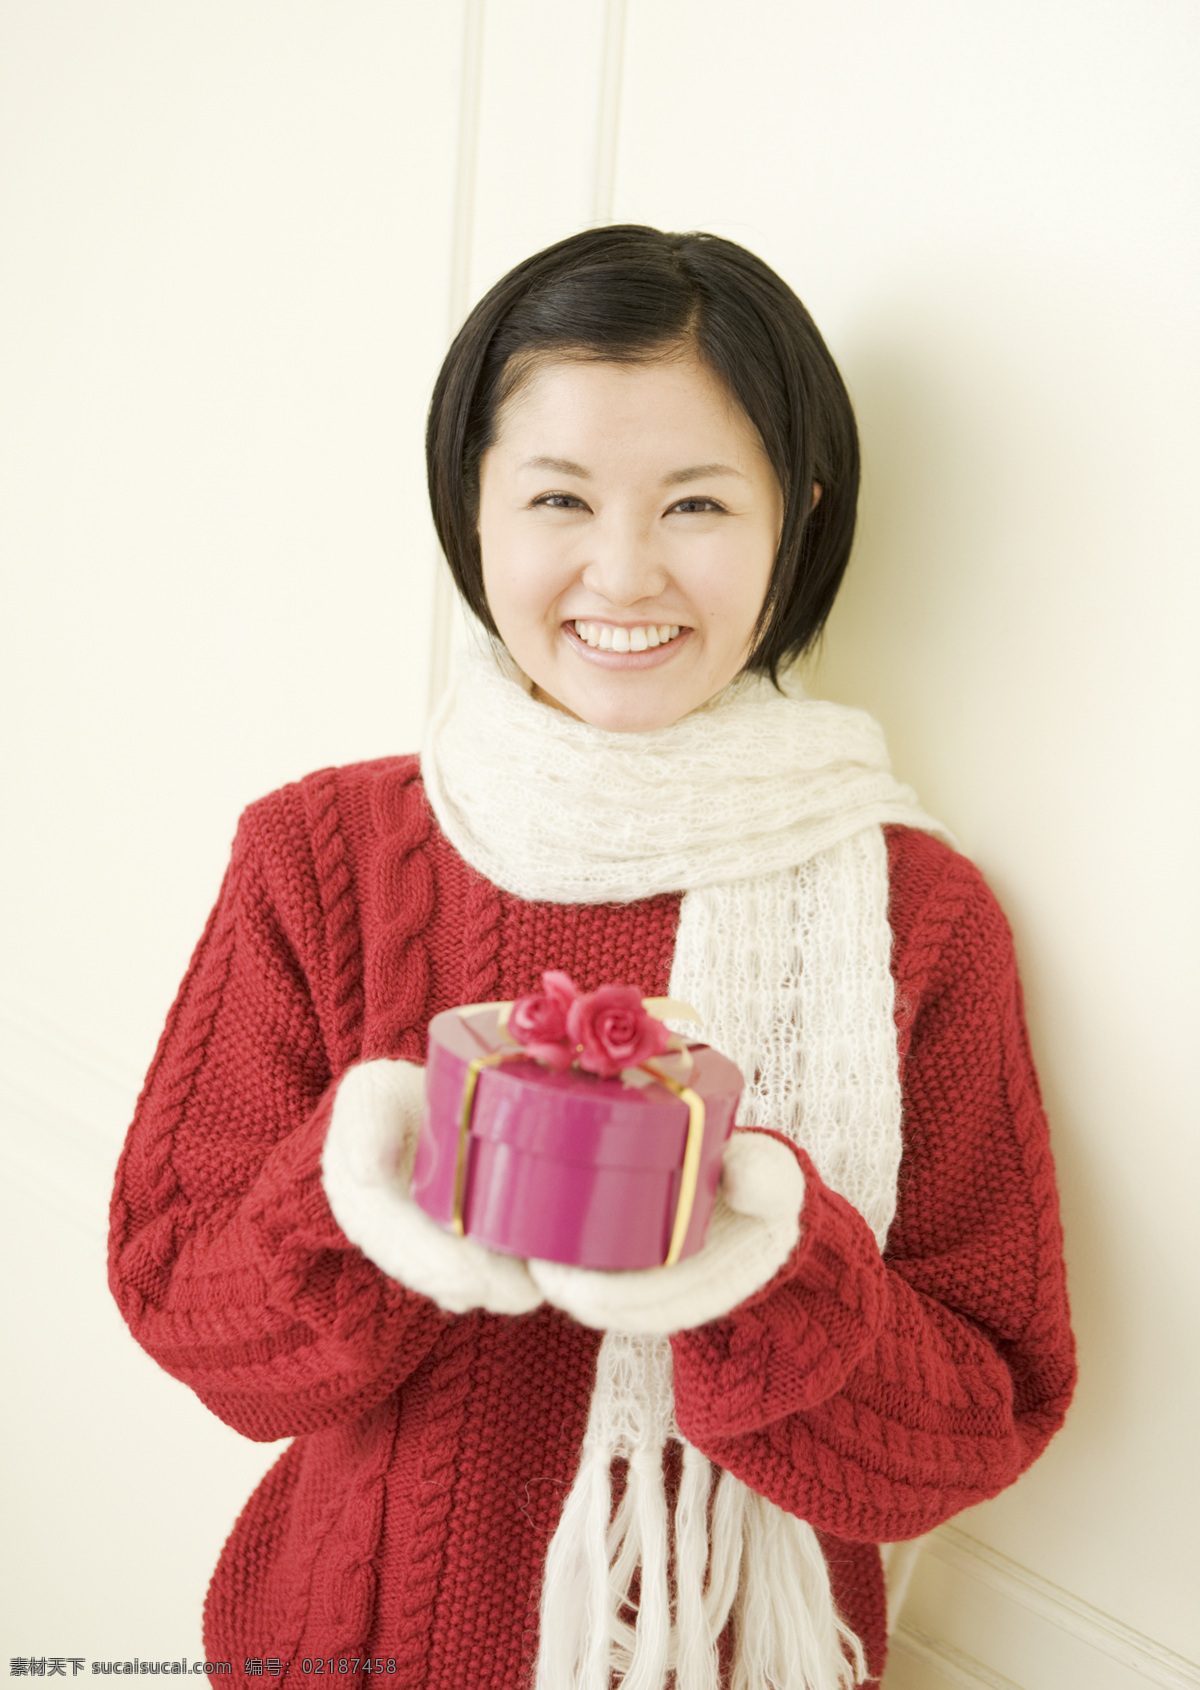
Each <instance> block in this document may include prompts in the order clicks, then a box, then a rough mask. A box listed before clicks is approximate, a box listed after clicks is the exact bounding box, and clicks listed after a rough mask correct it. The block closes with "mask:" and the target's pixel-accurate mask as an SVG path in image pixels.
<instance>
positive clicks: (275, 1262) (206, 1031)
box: [109, 794, 447, 1440]
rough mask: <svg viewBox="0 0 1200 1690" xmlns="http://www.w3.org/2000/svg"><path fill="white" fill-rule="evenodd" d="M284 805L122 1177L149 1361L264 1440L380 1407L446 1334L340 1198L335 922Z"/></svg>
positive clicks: (250, 827)
mask: <svg viewBox="0 0 1200 1690" xmlns="http://www.w3.org/2000/svg"><path fill="white" fill-rule="evenodd" d="M282 796H283V795H279V794H277V795H276V796H275V798H274V799H268V800H264V801H263V802H262V803H261V804H259V805H256V806H253V807H252V808H251V809H250V810H249V811H247V813H246V815H245V816H244V817H243V820H242V825H241V827H240V828H239V831H238V836H237V840H236V841H235V845H234V850H233V856H232V860H231V863H230V866H229V869H228V872H227V874H226V877H225V881H224V884H223V886H222V889H221V893H220V897H219V899H218V901H217V904H216V907H215V909H214V910H213V913H212V915H211V917H210V918H209V921H208V925H207V927H206V928H205V931H204V934H203V936H202V938H201V940H200V943H199V945H198V946H197V949H196V952H195V955H194V956H193V958H192V962H191V965H190V967H189V970H188V973H187V975H186V977H185V979H184V982H183V985H182V987H181V988H180V992H179V996H178V998H177V999H176V1002H175V1005H174V1007H173V1009H172V1011H171V1014H170V1017H169V1019H168V1021H167V1025H166V1029H165V1031H164V1033H163V1036H162V1039H161V1041H160V1043H159V1048H158V1051H157V1054H156V1056H155V1059H154V1062H153V1065H152V1066H151V1069H150V1073H149V1076H148V1077H147V1080H146V1084H145V1087H144V1089H143V1092H142V1095H141V1097H140V1099H139V1102H138V1107H137V1113H136V1115H135V1118H134V1122H133V1125H132V1127H131V1128H130V1131H129V1135H128V1138H127V1140H126V1144H125V1148H124V1151H123V1152H122V1155H121V1160H120V1162H119V1164H118V1168H117V1178H116V1187H115V1190H114V1193H113V1200H112V1209H111V1224H110V1239H109V1283H110V1285H111V1287H112V1291H113V1295H114V1296H115V1297H116V1299H117V1302H118V1304H119V1305H120V1308H121V1311H122V1313H123V1314H124V1317H125V1319H126V1321H127V1322H128V1324H129V1327H130V1330H131V1331H132V1333H133V1335H134V1337H135V1338H136V1339H137V1341H138V1343H140V1344H141V1345H142V1346H143V1348H144V1349H146V1350H147V1351H148V1352H149V1353H150V1354H151V1355H152V1356H153V1357H154V1358H155V1360H156V1361H158V1362H159V1363H160V1364H161V1365H162V1366H163V1367H164V1368H165V1369H166V1370H167V1372H168V1373H171V1374H173V1375H174V1376H175V1377H176V1378H177V1379H181V1380H182V1381H183V1382H184V1383H185V1384H187V1385H189V1386H191V1388H192V1389H193V1390H194V1391H195V1392H196V1393H197V1395H198V1396H199V1397H200V1398H201V1400H202V1401H203V1402H204V1403H206V1404H207V1406H208V1407H209V1408H210V1409H212V1410H213V1412H214V1413H215V1414H217V1415H219V1416H220V1418H221V1419H222V1420H224V1421H226V1422H227V1423H228V1424H229V1425H231V1426H233V1427H235V1428H236V1429H237V1430H238V1431H239V1432H242V1433H244V1434H245V1435H246V1436H248V1437H251V1438H257V1439H262V1440H269V1439H274V1438H280V1437H289V1436H294V1435H296V1434H298V1433H302V1432H310V1431H314V1430H316V1429H318V1428H320V1427H322V1426H325V1425H328V1424H331V1423H333V1422H335V1421H338V1420H342V1419H347V1418H350V1417H352V1416H356V1415H358V1414H360V1413H362V1412H363V1411H365V1410H366V1409H368V1408H370V1407H371V1406H372V1405H373V1404H375V1403H376V1402H379V1401H381V1400H382V1399H383V1398H384V1397H385V1396H387V1395H388V1394H389V1393H390V1392H391V1391H392V1390H394V1389H395V1388H396V1386H397V1385H398V1384H400V1383H401V1382H402V1381H403V1379H404V1378H405V1377H406V1375H407V1374H409V1373H410V1372H411V1371H412V1370H413V1369H414V1368H415V1367H416V1366H417V1365H418V1363H419V1362H420V1361H421V1360H422V1358H423V1357H424V1355H425V1354H426V1353H427V1351H428V1350H429V1349H430V1348H431V1347H432V1345H433V1343H434V1342H435V1340H436V1338H437V1337H438V1335H439V1333H440V1332H441V1330H442V1329H443V1327H444V1325H445V1322H446V1319H447V1317H446V1316H445V1315H443V1314H442V1313H441V1311H440V1310H438V1309H437V1308H436V1307H435V1305H434V1304H432V1303H431V1302H429V1301H428V1300H427V1299H426V1298H424V1297H420V1296H417V1295H415V1294H413V1293H412V1292H409V1291H407V1290H405V1289H404V1287H402V1286H400V1285H398V1284H397V1283H396V1282H395V1281H394V1280H391V1279H388V1278H387V1277H386V1276H385V1275H384V1274H382V1273H381V1272H380V1271H379V1269H378V1268H376V1267H375V1266H374V1264H372V1263H371V1262H369V1261H368V1260H367V1259H366V1258H365V1257H364V1256H363V1255H362V1253H361V1252H360V1251H359V1250H358V1249H356V1248H355V1247H354V1246H353V1245H352V1244H350V1242H349V1241H348V1240H347V1239H346V1237H345V1236H344V1234H343V1233H342V1231H341V1229H340V1228H339V1227H338V1225H337V1222H336V1221H335V1220H334V1218H333V1215H332V1214H331V1212H330V1209H329V1205H328V1203H327V1201H326V1199H325V1193H324V1189H323V1186H322V1183H321V1150H322V1146H323V1143H324V1138H325V1131H326V1127H327V1125H328V1118H329V1109H330V1105H331V1099H332V1092H333V1082H334V1080H335V1079H336V1077H337V1076H336V1075H335V1074H334V1073H333V1072H332V1071H331V1066H330V1061H329V1057H328V1054H327V1048H326V1040H325V1038H324V1036H323V1032H322V1022H321V1017H320V1015H319V1014H318V1010H317V1007H316V1005H315V1003H314V996H315V993H314V991H313V990H312V989H311V980H310V978H309V976H310V975H311V974H315V973H316V972H317V970H318V967H319V963H318V957H319V949H320V947H319V940H318V938H317V928H318V927H319V922H318V921H316V920H315V919H314V918H313V911H314V908H319V905H318V903H317V900H316V898H315V896H314V897H311V898H310V897H308V896H307V882H311V881H312V878H313V876H312V867H311V860H310V858H309V857H308V856H307V853H306V848H305V845H304V843H303V841H302V840H300V839H299V838H296V837H295V834H296V832H297V831H298V830H295V829H293V830H292V834H293V837H292V840H291V842H290V843H289V842H288V841H287V835H288V829H287V826H286V825H285V824H286V814H285V812H286V804H285V803H283V802H282Z"/></svg>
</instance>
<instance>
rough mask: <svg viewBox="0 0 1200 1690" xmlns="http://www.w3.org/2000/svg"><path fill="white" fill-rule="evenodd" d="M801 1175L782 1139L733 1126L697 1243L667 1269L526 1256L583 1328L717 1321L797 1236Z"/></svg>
mask: <svg viewBox="0 0 1200 1690" xmlns="http://www.w3.org/2000/svg"><path fill="white" fill-rule="evenodd" d="M803 1202H804V1174H803V1172H802V1171H801V1168H800V1164H799V1162H798V1161H797V1160H796V1158H795V1156H793V1154H792V1152H791V1151H790V1150H789V1149H788V1148H787V1146H786V1145H785V1144H781V1143H780V1141H779V1140H778V1139H777V1138H771V1137H770V1136H769V1135H768V1134H766V1133H756V1132H734V1134H733V1136H732V1137H731V1138H730V1140H729V1143H728V1144H727V1145H726V1147H725V1156H724V1160H723V1161H722V1164H721V1184H720V1186H719V1188H718V1190H717V1201H716V1205H715V1207H714V1209H713V1214H712V1220H711V1222H710V1224H709V1228H708V1236H707V1238H706V1239H705V1241H704V1247H703V1249H701V1250H699V1251H697V1253H696V1254H695V1255H694V1256H688V1257H685V1259H684V1260H683V1261H681V1262H676V1263H675V1264H674V1266H673V1267H657V1268H638V1269H634V1270H632V1271H629V1272H615V1273H602V1272H599V1271H597V1270H595V1269H591V1268H578V1267H567V1266H564V1265H563V1264H562V1263H560V1262H542V1261H531V1262H530V1263H529V1272H530V1275H531V1276H532V1278H533V1280H534V1282H535V1283H536V1285H537V1286H538V1288H539V1289H540V1291H541V1292H542V1294H543V1296H544V1297H545V1298H546V1300H547V1302H550V1303H554V1304H556V1305H557V1306H558V1307H559V1308H560V1309H564V1310H565V1311H566V1312H567V1314H569V1315H572V1316H573V1317H574V1318H575V1319H576V1320H577V1321H579V1322H580V1324H581V1325H583V1326H596V1327H599V1328H601V1329H602V1330H605V1331H612V1332H638V1333H646V1334H651V1333H657V1334H666V1333H669V1332H683V1331H686V1330H687V1329H688V1328H689V1327H692V1326H703V1325H704V1324H705V1322H706V1321H710V1320H718V1319H719V1318H720V1317H721V1316H722V1315H726V1314H728V1313H729V1312H730V1310H731V1309H735V1308H736V1307H737V1306H738V1304H739V1303H744V1302H745V1300H746V1298H747V1297H750V1296H752V1295H753V1294H754V1292H755V1291H759V1290H761V1289H762V1287H763V1286H764V1285H766V1284H767V1282H768V1281H769V1280H771V1279H773V1278H774V1276H775V1274H776V1273H777V1272H778V1271H779V1269H780V1268H781V1267H782V1266H783V1264H784V1262H785V1261H786V1260H787V1258H788V1257H789V1255H790V1254H791V1253H792V1251H793V1250H794V1249H795V1247H796V1243H797V1240H798V1239H799V1237H800V1207H801V1204H802V1203H803Z"/></svg>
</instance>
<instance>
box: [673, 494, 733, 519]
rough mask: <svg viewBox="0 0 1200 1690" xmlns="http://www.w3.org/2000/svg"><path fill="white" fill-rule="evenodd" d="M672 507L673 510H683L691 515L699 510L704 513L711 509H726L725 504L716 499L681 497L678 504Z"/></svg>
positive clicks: (686, 514) (685, 513) (685, 514)
mask: <svg viewBox="0 0 1200 1690" xmlns="http://www.w3.org/2000/svg"><path fill="white" fill-rule="evenodd" d="M671 509H672V510H673V511H682V512H683V514H684V516H691V515H693V514H694V513H695V512H697V511H698V512H700V513H701V514H702V515H704V514H706V513H707V512H709V511H724V509H725V506H724V505H719V504H718V503H717V501H716V500H715V499H702V498H696V499H680V500H678V502H677V503H676V504H673V505H672V506H671Z"/></svg>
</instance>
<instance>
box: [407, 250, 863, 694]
mask: <svg viewBox="0 0 1200 1690" xmlns="http://www.w3.org/2000/svg"><path fill="white" fill-rule="evenodd" d="M683 347H690V348H692V349H694V351H695V354H696V356H697V357H698V358H699V359H700V360H701V361H702V362H703V363H704V364H706V365H707V366H708V368H709V369H710V370H712V371H713V373H714V374H715V375H717V376H718V377H719V378H720V379H721V381H722V382H724V384H725V386H726V387H727V388H728V389H729V391H730V392H731V393H732V394H733V395H734V397H735V398H736V399H737V401H738V403H739V404H740V405H741V407H742V409H743V410H744V411H745V413H746V415H747V416H748V417H749V418H750V421H751V422H752V423H753V424H754V426H755V428H756V429H757V430H758V433H759V435H760V437H761V439H762V443H763V447H764V449H765V451H766V454H767V457H768V458H769V459H770V462H771V466H772V468H773V469H774V471H775V475H776V478H777V480H778V482H779V486H780V489H781V491H782V493H783V501H784V515H783V527H782V531H781V534H780V540H779V550H778V552H777V553H776V556H775V562H774V565H773V567H772V570H771V579H770V582H769V584H768V587H767V595H766V600H765V602H764V604H763V608H762V614H761V615H760V617H759V621H758V626H757V628H756V630H755V638H754V643H753V646H752V649H751V653H750V656H749V658H748V659H747V664H746V666H747V668H749V669H755V670H759V671H761V672H763V673H766V674H769V675H770V676H771V677H772V678H775V677H776V675H777V671H778V668H779V666H780V664H781V663H784V662H786V661H787V660H789V659H790V658H792V657H795V656H797V655H798V654H799V653H800V652H802V651H803V650H804V649H805V648H806V647H807V646H809V645H810V644H811V643H812V642H813V640H815V639H816V637H817V635H818V634H819V633H820V632H821V629H822V628H823V627H824V625H825V621H826V619H827V617H828V615H829V612H830V610H831V609H832V608H833V601H834V598H835V596H836V594H837V590H838V587H839V586H840V585H841V580H842V576H843V575H844V574H845V570H846V564H847V562H848V561H849V557H850V547H851V543H852V542H853V539H854V520H855V512H856V507H857V503H858V481H859V452H858V430H857V428H856V427H855V423H854V411H853V408H852V407H851V404H850V396H849V394H848V393H847V392H846V388H845V384H844V383H843V381H842V378H841V376H840V374H839V373H838V368H837V365H836V364H835V363H834V361H833V359H832V357H831V356H830V353H829V349H828V347H827V346H826V345H825V342H824V341H823V340H822V339H821V335H820V333H819V331H818V329H817V326H816V324H815V323H814V322H813V320H812V318H811V317H810V316H809V314H808V312H807V311H806V310H805V308H804V306H803V305H802V304H801V303H800V301H799V299H797V297H796V295H795V294H794V293H793V292H792V290H791V288H789V287H788V285H787V283H786V282H785V281H783V280H782V278H781V277H779V276H778V275H776V273H775V271H774V270H772V269H771V268H770V266H769V265H767V264H764V263H763V261H762V259H761V258H756V257H755V255H754V254H753V253H752V252H748V251H747V250H746V248H745V247H742V246H738V245H737V244H736V243H735V242H733V241H727V240H722V239H721V237H720V236H719V235H707V234H701V233H694V234H685V235H676V234H666V233H664V232H663V231H662V230H660V229H651V228H648V227H646V226H644V225H641V224H634V223H619V224H610V225H608V226H606V227H603V228H598V229H588V230H585V231H584V232H583V233H582V234H578V235H571V236H569V237H568V238H567V239H566V240H563V241H558V242H556V243H555V244H554V245H553V246H548V247H546V248H545V250H544V251H542V252H538V253H535V254H534V255H533V257H532V258H527V259H525V261H524V262H523V263H521V264H518V265H517V266H516V268H515V269H513V270H510V271H509V272H508V274H507V275H506V276H505V277H503V278H502V279H501V280H500V281H499V282H497V283H496V285H495V287H493V288H492V289H491V290H490V292H488V293H486V294H485V295H484V297H483V298H482V299H481V300H480V301H479V303H478V305H476V307H475V309H474V310H473V311H472V312H471V314H470V316H469V317H468V318H467V320H466V322H465V323H464V324H463V326H462V328H461V329H460V330H459V332H458V334H457V335H456V336H455V339H454V343H453V345H452V346H451V348H450V350H449V352H448V353H447V354H446V359H445V362H444V363H443V365H442V368H441V371H440V372H439V374H438V378H437V382H436V384H435V386H434V389H433V399H432V402H431V404H430V407H429V424H428V428H427V430H426V436H425V454H426V465H427V468H428V474H429V497H430V502H431V504H432V506H433V520H434V524H435V526H436V528H437V532H438V538H439V540H440V541H441V543H442V548H443V550H444V551H445V554H446V558H447V561H448V562H449V564H450V569H451V572H452V574H453V576H454V580H455V583H456V584H457V587H458V590H459V592H460V593H461V594H462V596H463V598H464V599H465V600H466V602H467V604H468V605H469V606H470V608H471V609H472V611H474V613H475V615H476V616H477V617H478V618H479V620H480V621H481V622H482V623H483V625H484V627H485V628H487V629H488V631H489V632H490V633H492V634H493V635H496V636H497V637H499V636H498V633H497V629H496V625H495V622H494V621H493V619H492V613H491V611H490V610H489V608H488V603H487V598H486V596H485V593H484V587H483V560H482V557H481V555H480V549H479V528H478V523H479V466H480V462H481V460H482V458H483V454H484V453H485V452H486V451H487V450H488V448H489V446H491V445H492V443H493V440H494V437H495V429H496V415H497V412H498V411H499V409H500V406H501V405H502V404H503V403H504V401H505V399H506V398H508V397H509V396H510V395H511V394H512V393H513V391H514V390H515V389H516V387H517V386H519V385H520V382H521V381H522V380H523V379H524V376H525V375H526V374H527V373H528V372H529V370H530V369H532V368H533V367H535V365H536V362H537V360H538V359H539V358H540V357H543V356H552V355H554V354H555V353H561V354H563V355H565V356H572V355H582V356H584V357H589V358H597V359H602V360H606V361H612V362H614V363H633V362H638V363H640V362H648V361H650V360H652V359H654V358H655V357H656V356H663V355H667V354H670V353H671V352H675V351H678V350H679V349H680V348H683ZM814 483H815V484H816V485H819V487H820V489H821V494H820V498H819V500H818V502H817V504H816V505H815V506H814V504H813V487H814Z"/></svg>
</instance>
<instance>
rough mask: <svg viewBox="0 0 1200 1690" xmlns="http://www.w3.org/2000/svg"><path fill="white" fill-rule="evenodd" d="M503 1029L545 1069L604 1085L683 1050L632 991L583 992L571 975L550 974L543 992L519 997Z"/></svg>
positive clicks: (546, 975) (612, 988) (603, 989)
mask: <svg viewBox="0 0 1200 1690" xmlns="http://www.w3.org/2000/svg"><path fill="white" fill-rule="evenodd" d="M504 1030H505V1032H506V1033H507V1034H508V1036H509V1038H510V1039H512V1040H513V1042H514V1043H515V1044H519V1045H520V1046H521V1047H522V1049H523V1050H524V1051H525V1053H526V1055H527V1056H532V1057H533V1059H534V1061H535V1062H540V1063H542V1064H543V1065H544V1066H545V1067H547V1068H558V1069H566V1068H579V1069H581V1070H582V1071H583V1072H584V1073H585V1074H596V1075H598V1076H599V1077H600V1078H601V1079H603V1080H613V1079H616V1077H617V1075H618V1074H620V1073H622V1072H623V1071H624V1070H625V1069H627V1068H640V1067H641V1065H642V1064H643V1063H644V1062H649V1061H650V1060H651V1058H652V1057H655V1056H664V1055H665V1054H666V1053H667V1051H669V1050H678V1049H680V1048H681V1042H680V1040H678V1039H676V1038H674V1037H672V1035H671V1033H670V1031H669V1030H668V1028H667V1027H666V1026H665V1025H664V1024H663V1023H662V1022H661V1021H659V1020H657V1019H656V1018H655V1017H654V1016H653V1015H651V1014H650V1011H649V1010H648V1009H647V1008H646V1007H645V1005H644V1004H643V1002H642V996H641V993H640V992H639V991H638V990H637V988H636V986H600V987H599V988H598V989H597V990H596V991H594V992H581V991H580V990H579V988H578V987H577V986H576V984H575V982H574V981H573V980H572V979H571V976H570V975H569V974H564V973H562V972H561V971H560V970H558V969H548V970H547V971H546V973H544V974H543V975H542V990H541V991H540V992H532V993H530V994H529V995H528V996H526V997H523V998H517V999H516V1001H515V1002H514V1003H513V1006H512V1008H511V1009H510V1010H509V1012H508V1019H507V1021H506V1022H505V1023H504Z"/></svg>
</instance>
